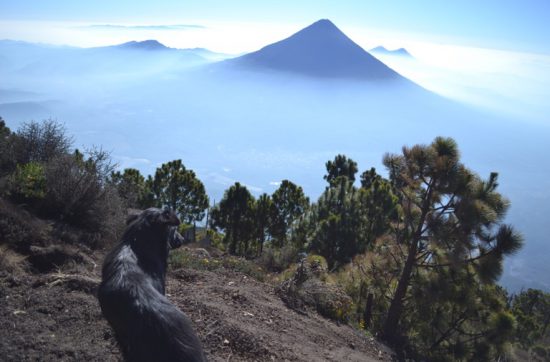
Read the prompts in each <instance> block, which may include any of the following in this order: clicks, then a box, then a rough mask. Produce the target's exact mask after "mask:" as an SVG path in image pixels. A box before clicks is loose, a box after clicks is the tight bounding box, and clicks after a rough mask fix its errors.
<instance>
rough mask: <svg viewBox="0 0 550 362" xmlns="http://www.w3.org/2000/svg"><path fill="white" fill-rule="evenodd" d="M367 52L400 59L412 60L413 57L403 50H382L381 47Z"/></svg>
mask: <svg viewBox="0 0 550 362" xmlns="http://www.w3.org/2000/svg"><path fill="white" fill-rule="evenodd" d="M369 52H370V53H376V54H381V55H395V56H400V57H408V58H413V56H412V55H411V54H410V53H409V52H408V51H407V49H405V48H399V49H395V50H389V49H386V48H384V47H383V46H378V47H376V48H372V49H371V50H369Z"/></svg>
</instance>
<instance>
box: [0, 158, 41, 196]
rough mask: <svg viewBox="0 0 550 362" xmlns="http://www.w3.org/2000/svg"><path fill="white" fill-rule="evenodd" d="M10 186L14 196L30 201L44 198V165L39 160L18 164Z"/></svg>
mask: <svg viewBox="0 0 550 362" xmlns="http://www.w3.org/2000/svg"><path fill="white" fill-rule="evenodd" d="M8 187H9V190H10V191H9V193H10V194H11V196H12V198H16V199H20V200H22V201H30V202H33V201H39V200H42V199H44V197H45V196H46V177H45V175H44V167H43V166H42V165H41V164H39V163H37V162H29V163H26V164H23V165H17V169H16V171H15V173H14V174H13V175H12V177H11V178H10V180H9V186H8Z"/></svg>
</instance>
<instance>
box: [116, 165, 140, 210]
mask: <svg viewBox="0 0 550 362" xmlns="http://www.w3.org/2000/svg"><path fill="white" fill-rule="evenodd" d="M110 181H111V183H112V184H113V185H115V187H116V189H117V191H118V194H119V196H120V197H121V199H122V200H124V203H125V204H126V207H128V208H147V207H148V205H146V201H144V200H145V198H146V193H147V190H146V184H145V178H144V177H143V176H142V175H141V173H140V172H139V170H136V169H135V168H126V169H124V171H122V172H120V171H114V172H112V173H111V180H110Z"/></svg>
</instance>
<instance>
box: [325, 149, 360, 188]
mask: <svg viewBox="0 0 550 362" xmlns="http://www.w3.org/2000/svg"><path fill="white" fill-rule="evenodd" d="M325 167H326V168H327V174H326V175H325V176H324V177H323V178H324V179H325V180H327V182H328V183H329V185H330V186H331V187H333V186H335V185H336V183H337V179H338V178H339V177H346V178H347V179H348V180H349V181H351V182H352V183H353V181H355V174H356V173H357V171H358V169H357V163H356V162H355V161H353V160H352V159H351V158H347V157H346V156H345V155H337V156H336V157H335V158H334V161H327V163H326V164H325Z"/></svg>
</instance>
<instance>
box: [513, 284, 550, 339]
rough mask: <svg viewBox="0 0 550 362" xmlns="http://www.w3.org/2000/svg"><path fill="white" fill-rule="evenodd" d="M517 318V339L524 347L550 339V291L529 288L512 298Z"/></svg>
mask: <svg viewBox="0 0 550 362" xmlns="http://www.w3.org/2000/svg"><path fill="white" fill-rule="evenodd" d="M511 310H512V313H513V314H514V316H515V317H516V319H517V335H516V339H517V341H518V342H519V344H520V345H521V346H522V347H523V348H524V349H529V348H530V347H532V346H534V345H535V344H537V343H541V342H543V341H545V340H546V341H548V340H550V327H549V326H550V293H545V292H543V291H541V290H537V289H527V290H525V291H522V292H521V293H519V294H516V295H513V296H512V298H511Z"/></svg>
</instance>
